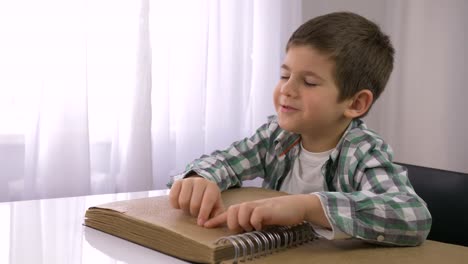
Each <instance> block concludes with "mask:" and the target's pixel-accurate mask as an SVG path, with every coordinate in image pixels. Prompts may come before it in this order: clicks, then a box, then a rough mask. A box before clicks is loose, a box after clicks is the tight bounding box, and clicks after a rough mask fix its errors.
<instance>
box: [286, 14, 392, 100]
mask: <svg viewBox="0 0 468 264" xmlns="http://www.w3.org/2000/svg"><path fill="white" fill-rule="evenodd" d="M294 45H310V46H312V47H313V48H315V49H317V50H318V51H319V52H322V53H323V54H326V55H328V56H330V59H331V60H333V61H334V62H335V69H334V73H333V76H334V79H335V82H336V85H337V86H338V89H339V91H340V95H339V97H338V101H342V100H344V99H347V98H350V97H352V96H353V95H355V94H356V93H357V92H359V91H360V90H363V89H369V90H370V91H371V92H372V93H373V96H374V102H375V100H377V98H378V97H379V96H380V94H381V93H382V91H383V90H384V88H385V85H386V84H387V81H388V78H389V77H390V74H391V72H392V70H393V55H394V53H395V51H394V49H393V47H392V44H391V42H390V39H389V37H388V36H387V35H385V34H384V33H382V31H381V30H380V28H379V26H377V25H376V24H375V23H373V22H371V21H369V20H367V19H366V18H364V17H362V16H360V15H357V14H354V13H349V12H336V13H330V14H327V15H323V16H319V17H316V18H313V19H311V20H309V21H307V22H306V23H304V24H303V25H301V26H300V27H299V28H298V29H297V30H296V31H295V32H294V33H293V34H292V36H291V38H290V39H289V41H288V44H287V46H286V50H288V49H289V48H290V47H291V46H294Z"/></svg>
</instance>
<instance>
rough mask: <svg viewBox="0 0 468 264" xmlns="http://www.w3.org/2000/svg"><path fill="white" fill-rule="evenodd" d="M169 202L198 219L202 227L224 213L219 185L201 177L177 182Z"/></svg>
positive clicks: (172, 189)
mask: <svg viewBox="0 0 468 264" xmlns="http://www.w3.org/2000/svg"><path fill="white" fill-rule="evenodd" d="M169 201H170V203H171V205H172V207H174V208H177V209H182V210H184V211H185V212H187V213H189V214H190V215H192V216H195V217H197V218H198V219H197V223H198V225H201V226H202V225H203V224H205V222H206V221H207V220H208V219H210V218H212V217H214V216H216V215H218V214H220V213H222V212H223V211H224V206H223V201H222V200H221V191H220V190H219V188H218V185H216V183H214V182H212V181H209V180H207V179H204V178H202V177H200V176H194V177H193V176H192V177H189V178H185V179H182V180H177V181H175V182H174V184H173V185H172V188H171V191H170V193H169Z"/></svg>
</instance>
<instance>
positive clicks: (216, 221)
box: [203, 212, 227, 228]
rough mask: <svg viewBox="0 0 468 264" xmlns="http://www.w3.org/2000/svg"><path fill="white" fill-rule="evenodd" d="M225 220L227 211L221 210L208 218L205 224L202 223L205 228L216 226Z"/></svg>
mask: <svg viewBox="0 0 468 264" xmlns="http://www.w3.org/2000/svg"><path fill="white" fill-rule="evenodd" d="M226 221H227V212H223V213H221V214H219V215H217V216H215V217H213V218H211V219H210V220H208V221H206V222H205V224H204V225H203V226H204V227H206V228H213V227H218V226H220V225H222V224H225V223H226Z"/></svg>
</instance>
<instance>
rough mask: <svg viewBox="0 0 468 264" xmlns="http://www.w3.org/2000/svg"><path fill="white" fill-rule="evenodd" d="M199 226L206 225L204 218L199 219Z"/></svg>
mask: <svg viewBox="0 0 468 264" xmlns="http://www.w3.org/2000/svg"><path fill="white" fill-rule="evenodd" d="M197 224H198V225H199V226H203V225H204V224H205V220H203V218H201V217H199V218H198V219H197Z"/></svg>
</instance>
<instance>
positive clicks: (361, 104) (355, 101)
mask: <svg viewBox="0 0 468 264" xmlns="http://www.w3.org/2000/svg"><path fill="white" fill-rule="evenodd" d="M373 101H374V95H373V94H372V92H371V91H370V90H368V89H364V90H361V91H359V92H357V93H356V94H355V95H354V96H353V97H352V98H350V102H349V104H348V107H347V108H346V110H345V112H344V115H345V116H346V117H348V118H351V119H354V118H358V117H360V116H363V115H364V114H366V113H367V111H368V110H369V108H370V107H371V105H372V102H373Z"/></svg>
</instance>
